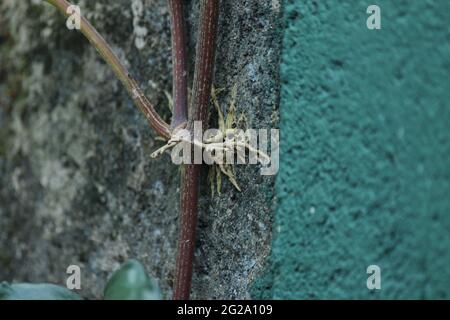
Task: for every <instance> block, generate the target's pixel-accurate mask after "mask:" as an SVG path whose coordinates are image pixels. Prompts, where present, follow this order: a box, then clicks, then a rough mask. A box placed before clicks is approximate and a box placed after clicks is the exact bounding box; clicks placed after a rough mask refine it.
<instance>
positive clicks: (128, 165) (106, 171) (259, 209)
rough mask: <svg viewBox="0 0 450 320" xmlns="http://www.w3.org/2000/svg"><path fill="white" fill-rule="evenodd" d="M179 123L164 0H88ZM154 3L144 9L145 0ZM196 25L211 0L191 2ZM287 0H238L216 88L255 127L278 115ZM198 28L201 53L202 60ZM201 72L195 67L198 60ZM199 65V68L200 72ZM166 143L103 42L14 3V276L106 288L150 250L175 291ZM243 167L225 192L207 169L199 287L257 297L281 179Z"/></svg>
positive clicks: (6, 219) (10, 249)
mask: <svg viewBox="0 0 450 320" xmlns="http://www.w3.org/2000/svg"><path fill="white" fill-rule="evenodd" d="M78 4H79V5H80V6H81V9H82V12H83V14H85V15H86V16H87V18H88V19H89V20H91V22H92V24H93V25H94V26H95V27H96V28H97V29H98V30H99V31H100V32H101V33H102V34H103V35H104V37H105V38H106V39H107V41H108V42H109V43H110V45H111V46H112V47H113V49H114V50H115V52H116V53H117V54H118V55H119V56H120V58H121V59H122V60H123V61H124V62H125V64H126V65H127V66H128V67H129V69H130V71H131V73H132V74H133V75H135V77H136V78H137V79H138V80H139V82H140V83H141V84H142V87H143V89H144V91H145V93H146V94H147V95H148V97H149V99H150V100H151V101H152V102H153V103H154V104H156V105H157V108H158V110H159V111H160V113H162V114H164V116H165V117H166V119H167V120H169V118H170V112H169V109H168V107H167V105H168V104H167V100H166V98H165V94H164V91H169V92H170V90H171V61H170V58H171V54H170V31H169V15H168V10H167V5H166V1H164V0H133V1H128V0H126V1H125V0H123V1H107V0H95V1H79V2H78ZM140 7H142V10H141V8H140ZM188 9H189V17H188V21H189V31H190V33H191V34H192V35H194V34H195V29H196V24H197V17H198V9H199V8H198V2H197V1H188ZM278 15H279V2H278V1H272V0H265V1H260V0H246V1H237V0H226V1H225V0H224V1H222V4H221V20H220V36H219V44H218V51H217V56H216V60H217V67H216V73H215V85H216V86H217V87H224V88H226V89H228V90H227V91H226V93H225V94H223V95H222V96H221V103H222V105H223V106H224V108H225V109H226V105H227V103H228V101H229V91H230V90H229V89H230V88H231V87H232V86H233V85H234V84H236V83H237V84H238V87H239V90H238V98H237V105H238V110H239V111H240V112H244V113H245V114H246V116H247V118H248V120H249V126H251V127H252V128H268V127H276V126H277V124H278V109H277V101H278V58H279V51H280V44H279V40H278V39H279V37H278V35H277V32H278V31H277V29H276V24H277V23H278V22H277V19H278ZM194 43H195V41H194V39H193V37H192V38H191V39H190V45H189V47H190V57H191V61H193V57H194V51H195V50H194V48H195V46H194ZM191 71H192V70H191ZM191 75H192V73H191ZM160 145H161V142H160V141H157V140H155V139H154V134H153V132H152V131H151V130H150V129H149V128H148V125H147V123H146V121H145V119H144V117H143V116H141V114H140V113H139V112H138V111H137V109H136V108H135V107H134V106H133V105H132V103H131V101H130V99H129V98H128V96H127V94H126V92H125V90H124V89H123V88H122V86H121V85H120V83H119V81H118V80H116V79H115V78H114V77H113V74H112V72H111V71H110V69H109V68H108V67H107V66H106V64H105V63H104V62H103V61H102V60H101V59H100V57H99V56H98V54H97V53H96V52H95V50H94V49H93V48H92V47H90V46H89V44H88V42H87V41H86V40H85V39H84V38H83V37H82V36H81V35H80V34H79V33H78V32H74V31H69V30H68V29H66V28H65V21H64V19H63V17H62V16H61V15H60V14H59V13H58V12H57V11H56V10H55V9H54V8H52V7H50V6H49V5H47V4H42V3H41V2H40V1H16V0H3V1H2V2H1V4H0V280H8V281H27V282H53V283H59V284H64V283H65V279H66V274H65V270H66V267H67V266H68V265H70V264H77V265H80V266H81V269H82V290H81V294H82V295H83V296H85V297H87V298H100V297H101V295H102V288H103V287H104V284H105V282H106V280H107V277H108V276H109V275H111V273H112V271H113V270H115V269H116V268H118V266H119V265H120V264H121V263H122V262H123V261H125V260H127V259H128V258H136V259H139V260H140V261H142V262H143V263H144V264H145V265H146V267H147V269H148V271H149V272H150V273H151V274H152V275H154V276H155V277H157V278H158V279H159V280H160V283H161V286H162V290H163V292H164V295H165V297H166V298H169V297H170V296H171V294H172V292H171V286H172V282H173V276H174V264H175V253H176V250H175V249H176V240H177V229H178V228H177V223H178V201H179V200H178V198H179V175H178V173H179V168H178V167H176V166H174V165H172V164H171V163H170V161H169V157H168V156H165V157H163V158H161V159H157V160H151V159H150V156H149V154H150V153H151V151H153V150H154V149H156V148H157V147H159V146H160ZM258 170H259V169H258V168H257V167H255V166H239V167H238V168H237V174H238V179H239V181H240V183H241V185H242V187H243V192H242V193H238V192H236V191H235V190H234V189H233V188H232V187H231V185H230V184H229V183H228V182H225V183H224V186H223V194H222V195H221V196H215V197H211V194H210V191H209V187H208V185H207V182H206V168H205V174H204V177H203V180H202V186H201V190H202V192H201V193H202V196H201V210H200V217H199V226H198V241H197V249H196V259H195V267H194V279H193V289H192V292H193V294H192V297H193V298H212V299H214V298H246V297H249V295H248V290H249V287H250V285H251V283H252V281H253V279H254V278H255V277H256V276H257V275H258V274H259V273H260V272H261V270H262V268H263V266H264V263H265V259H266V257H267V255H268V253H269V250H270V241H271V224H272V216H271V209H272V203H273V192H272V190H273V178H271V177H262V176H260V175H259V171H258Z"/></svg>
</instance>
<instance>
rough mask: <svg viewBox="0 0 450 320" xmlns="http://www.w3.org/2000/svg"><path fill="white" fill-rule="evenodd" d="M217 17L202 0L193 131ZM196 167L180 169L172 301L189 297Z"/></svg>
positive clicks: (201, 109)
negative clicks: (178, 221) (176, 245)
mask: <svg viewBox="0 0 450 320" xmlns="http://www.w3.org/2000/svg"><path fill="white" fill-rule="evenodd" d="M218 18H219V0H202V1H201V11H200V20H201V21H200V27H199V28H200V29H199V31H198V38H197V48H196V59H195V71H194V84H193V90H192V108H190V110H189V123H188V128H189V130H190V131H191V132H193V123H194V121H201V122H202V124H203V125H206V123H207V121H208V107H209V102H210V97H211V87H212V78H213V70H214V53H215V47H216V38H217V25H218ZM200 166H201V165H198V164H190V165H185V166H184V168H183V171H182V177H181V180H182V187H181V199H180V200H181V206H180V207H181V215H180V234H179V238H178V253H177V264H176V273H175V284H174V293H173V299H174V300H186V299H189V295H190V289H191V280H192V265H193V258H194V249H195V235H196V228H197V213H198V187H199V184H198V182H199V176H200V168H201V167H200Z"/></svg>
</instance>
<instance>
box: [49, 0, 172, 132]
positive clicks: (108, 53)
mask: <svg viewBox="0 0 450 320" xmlns="http://www.w3.org/2000/svg"><path fill="white" fill-rule="evenodd" d="M45 1H47V2H48V3H50V4H52V5H53V6H55V7H56V8H58V9H59V10H60V11H61V12H62V13H63V14H64V15H65V16H69V14H68V13H67V8H69V7H70V6H71V3H69V2H67V1H66V0H45ZM80 27H81V28H80V31H81V32H82V33H83V35H84V36H85V37H86V38H87V39H88V40H89V42H90V43H91V44H92V45H93V46H94V47H95V48H96V49H97V51H98V52H99V53H100V55H101V56H102V57H103V59H104V60H105V61H106V62H107V63H108V65H109V66H110V67H111V68H112V70H113V71H114V73H115V74H116V76H117V77H118V78H119V80H120V81H121V82H122V84H123V85H124V86H125V88H126V89H127V91H128V93H129V94H130V96H131V98H132V99H133V102H134V103H135V104H136V106H137V107H138V108H139V110H141V112H142V113H143V114H144V115H145V117H146V119H147V121H148V122H149V124H150V126H151V127H152V128H153V129H154V130H155V131H156V133H157V134H159V135H160V136H161V137H163V138H165V139H166V140H168V139H169V138H170V135H171V130H170V127H169V125H168V124H167V123H166V122H165V121H164V120H163V119H162V118H161V117H160V116H159V115H158V113H157V112H156V110H155V108H154V107H153V105H152V104H151V103H150V101H149V100H148V99H147V97H146V96H145V95H144V93H143V92H142V90H141V89H140V87H139V85H138V84H137V82H136V80H135V79H134V78H133V77H132V76H131V74H130V73H129V72H128V70H127V69H126V68H125V66H124V65H123V64H122V62H120V60H119V58H118V57H117V56H116V54H115V53H114V52H113V51H112V49H111V48H110V47H109V45H108V44H107V43H106V41H105V39H103V37H102V36H101V35H100V34H99V33H98V32H97V30H96V29H95V28H94V27H93V26H92V25H91V24H90V23H89V21H88V20H86V18H85V17H84V16H83V15H80Z"/></svg>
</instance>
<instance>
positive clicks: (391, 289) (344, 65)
mask: <svg viewBox="0 0 450 320" xmlns="http://www.w3.org/2000/svg"><path fill="white" fill-rule="evenodd" d="M372 2H373V1H372ZM372 2H370V1H361V0H358V1H354V0H351V1H350V0H345V1H332V0H323V1H312V0H306V1H298V0H288V1H285V6H284V20H285V24H286V29H285V35H284V43H283V45H284V48H283V54H282V64H281V81H282V90H281V107H280V108H281V124H280V127H281V164H280V173H279V176H278V179H277V183H276V194H277V198H278V205H277V209H276V213H275V226H274V242H273V247H272V254H271V258H270V263H269V264H268V267H267V274H266V276H265V277H263V278H262V279H260V280H259V281H258V282H257V283H256V285H255V287H254V290H253V297H255V298H288V299H293V298H300V299H305V298H306V299H309V298H450V288H449V287H448V286H449V284H450V268H449V265H450V200H449V194H450V162H449V156H450V106H449V98H450V95H449V93H450V83H449V78H448V77H449V71H450V60H449V53H450V46H449V39H450V38H449V37H450V34H449V28H448V12H449V3H448V1H446V0H437V1H384V0H378V1H376V4H378V5H379V6H380V8H381V16H382V29H381V30H368V29H367V28H366V19H367V17H368V15H367V14H366V8H367V7H368V6H369V5H370V4H372ZM371 264H376V265H379V266H380V268H381V276H382V278H381V279H382V280H381V286H382V288H381V290H375V291H369V290H368V289H367V287H366V280H367V277H368V275H367V274H366V268H367V266H368V265H371Z"/></svg>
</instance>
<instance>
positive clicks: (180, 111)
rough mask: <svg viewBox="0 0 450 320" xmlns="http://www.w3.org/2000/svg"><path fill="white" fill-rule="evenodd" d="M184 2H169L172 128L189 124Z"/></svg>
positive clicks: (171, 0)
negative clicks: (170, 21)
mask: <svg viewBox="0 0 450 320" xmlns="http://www.w3.org/2000/svg"><path fill="white" fill-rule="evenodd" d="M183 1H184V0H168V2H169V8H170V16H171V20H172V62H173V88H172V94H173V111H172V123H171V127H172V129H173V128H176V127H178V126H179V125H180V124H182V123H185V122H187V113H188V112H187V110H188V107H187V104H188V97H187V94H188V93H187V62H186V60H187V59H186V31H185V29H186V25H185V22H184V12H183Z"/></svg>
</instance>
